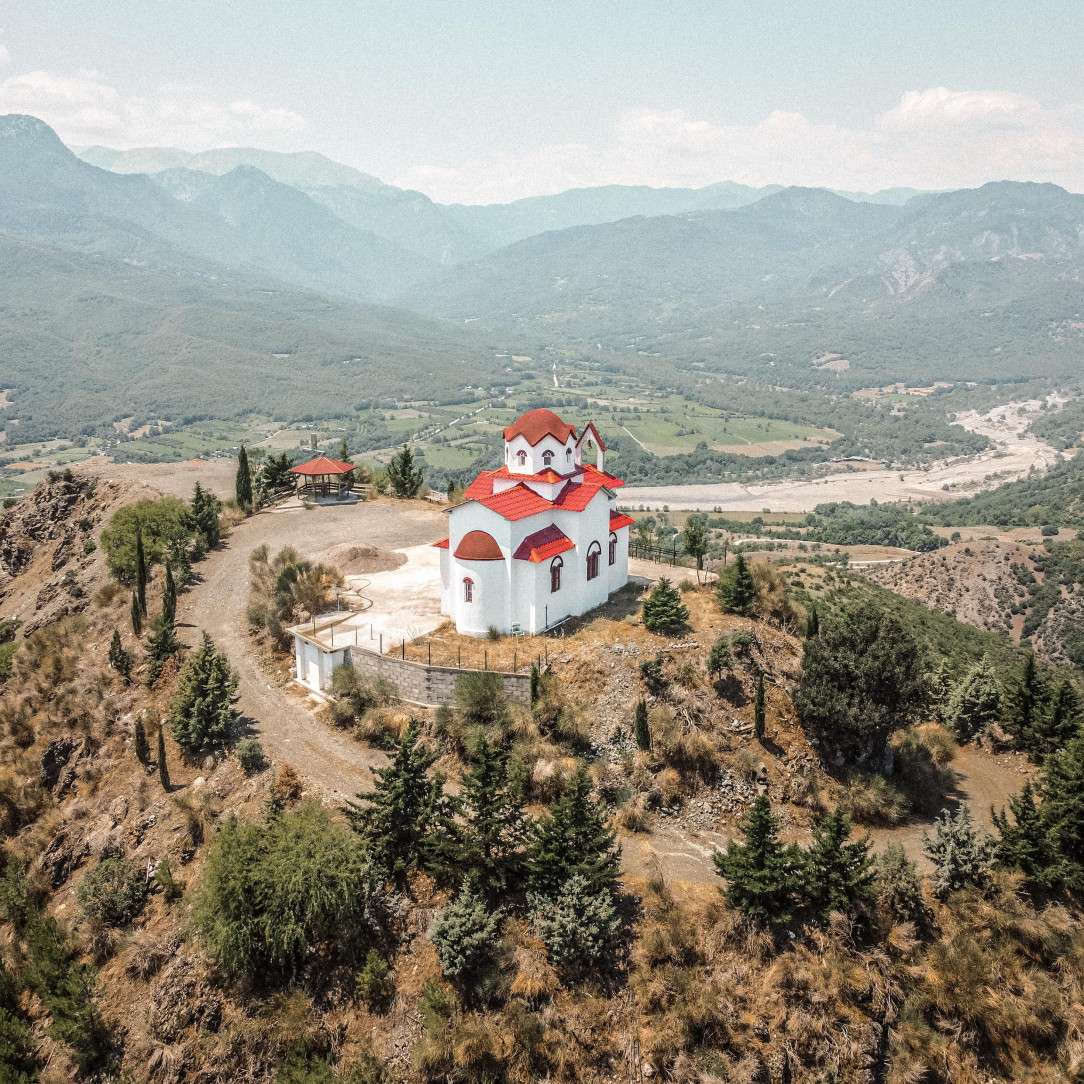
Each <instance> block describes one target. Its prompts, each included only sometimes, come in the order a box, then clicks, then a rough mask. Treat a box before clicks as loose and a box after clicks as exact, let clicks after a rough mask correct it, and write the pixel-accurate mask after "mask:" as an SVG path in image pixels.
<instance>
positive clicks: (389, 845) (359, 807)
mask: <svg viewBox="0 0 1084 1084" xmlns="http://www.w3.org/2000/svg"><path fill="white" fill-rule="evenodd" d="M419 734H420V730H419V727H418V723H417V720H411V722H410V725H409V726H408V727H407V729H406V731H405V732H404V734H403V736H402V737H401V738H400V739H399V744H398V745H397V746H396V749H395V755H394V757H393V758H392V760H391V763H390V764H388V765H387V766H386V767H383V768H376V769H374V771H373V774H374V775H375V776H376V778H377V782H376V786H375V787H374V788H373V790H372V792H371V793H370V794H359V795H357V797H358V799H359V801H358V802H348V803H347V805H346V806H345V808H344V809H343V812H344V813H345V814H346V818H347V820H348V821H349V822H350V826H351V827H352V828H353V829H354V831H355V832H357V833H358V834H359V835H361V836H362V837H363V838H364V839H365V841H366V843H367V844H368V848H369V852H370V854H371V855H372V858H373V863H374V865H376V866H377V868H379V869H380V870H381V872H382V873H383V874H384V876H385V877H388V878H390V879H392V880H394V881H396V882H397V883H399V884H402V883H403V882H404V881H405V880H406V875H407V874H408V873H409V872H410V871H411V870H413V869H416V868H417V867H418V866H421V867H422V868H424V869H427V870H429V871H430V872H434V871H439V870H441V867H442V866H444V865H447V864H450V863H448V861H447V859H448V853H447V852H448V851H449V850H451V849H452V847H453V846H454V838H452V828H451V806H450V803H449V802H448V800H447V799H446V798H445V797H444V776H443V775H442V774H441V773H439V772H437V773H434V775H433V776H432V777H430V776H429V774H428V772H429V768H430V767H431V766H432V765H433V762H434V761H435V760H436V759H437V753H436V752H435V751H430V750H427V749H426V748H425V747H424V746H422V745H420V744H419V742H418V736H419Z"/></svg>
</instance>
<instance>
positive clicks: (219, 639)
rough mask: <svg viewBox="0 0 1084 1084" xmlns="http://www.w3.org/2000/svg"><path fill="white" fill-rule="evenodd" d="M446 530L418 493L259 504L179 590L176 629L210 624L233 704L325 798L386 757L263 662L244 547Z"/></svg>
mask: <svg viewBox="0 0 1084 1084" xmlns="http://www.w3.org/2000/svg"><path fill="white" fill-rule="evenodd" d="M444 531H445V519H444V517H443V516H442V515H441V513H440V512H439V510H437V509H436V508H434V507H432V506H428V505H424V504H422V503H421V502H412V503H410V504H405V503H399V502H393V501H373V502H370V503H364V504H357V505H353V506H348V507H343V508H335V507H320V508H317V509H314V510H313V511H311V512H294V513H272V512H265V513H261V514H260V515H258V516H254V517H252V518H251V519H249V520H246V521H245V522H244V523H242V524H241V525H240V526H239V527H237V528H236V529H235V530H234V531H233V532H232V534H231V535H230V538H229V540H228V541H227V542H226V543H225V545H223V546H222V547H220V548H219V549H218V550H216V551H215V552H214V553H211V554H209V555H208V557H207V558H206V560H204V561H202V562H200V564H198V565H197V566H196V572H197V573H198V574H199V576H200V577H201V582H199V583H197V584H196V585H195V586H194V587H193V588H192V590H191V591H189V592H188V593H186V594H185V595H183V596H182V597H181V600H180V606H179V607H178V610H179V614H178V620H179V622H180V625H181V628H180V629H179V630H178V633H179V636H180V638H181V639H182V640H183V641H184V642H185V643H187V644H188V645H190V646H191V645H194V644H196V643H197V642H198V641H199V636H200V631H201V630H205V631H206V632H208V633H210V634H211V637H212V638H213V639H214V641H215V644H216V645H217V646H218V647H219V648H220V649H221V650H224V651H225V652H226V654H227V655H228V656H229V659H230V663H231V664H232V665H233V667H234V668H235V669H236V670H237V672H238V674H239V675H240V678H241V682H240V686H239V690H238V691H239V696H240V700H239V702H238V708H239V709H240V711H241V715H242V718H243V720H244V721H245V723H246V725H248V726H249V727H250V728H251V730H252V732H253V733H254V734H255V736H257V737H258V738H259V739H260V741H261V743H262V744H263V747H264V751H265V752H266V753H267V755H268V756H269V757H270V758H271V759H272V760H275V761H278V762H280V763H281V762H288V763H289V764H292V765H293V767H294V768H296V769H297V771H298V772H299V773H300V774H301V776H302V777H303V778H304V779H305V780H306V783H307V788H306V789H307V790H308V791H309V792H310V793H313V794H316V795H317V796H319V797H320V798H322V799H324V800H325V801H330V802H336V803H337V802H341V801H342V800H343V799H344V798H350V797H353V796H354V794H356V793H357V792H358V791H361V790H367V789H368V788H369V786H370V785H371V779H372V774H371V771H370V769H371V768H373V767H375V766H379V765H380V764H383V763H385V761H386V757H385V756H384V754H383V753H381V752H380V751H379V750H376V749H371V748H369V747H367V746H365V745H361V744H359V743H358V742H356V741H354V740H353V739H352V738H350V737H349V736H347V735H345V734H341V733H339V732H338V731H336V730H333V729H332V728H331V727H329V726H327V725H326V724H325V723H322V722H320V721H319V720H317V719H316V718H315V715H314V711H315V708H316V705H315V704H314V703H313V701H311V700H309V699H307V698H305V697H304V696H303V695H302V694H301V693H300V692H296V693H295V692H294V690H293V689H292V688H290V687H282V686H279V685H277V684H275V683H274V681H273V680H272V679H271V678H269V676H268V675H267V673H266V672H265V671H264V669H263V667H262V666H261V664H260V661H259V659H258V658H257V657H256V655H255V653H254V651H253V649H252V643H251V640H250V638H249V635H248V629H247V625H246V621H245V607H246V606H247V603H248V558H249V554H251V553H252V551H253V550H254V549H255V548H256V547H257V546H259V545H260V544H261V543H263V542H266V543H267V544H268V545H269V546H270V547H271V549H272V552H274V551H276V550H278V549H279V548H281V547H282V546H286V545H291V546H294V547H295V548H296V549H297V550H298V551H300V552H301V553H302V554H303V555H305V556H315V555H316V554H318V553H320V552H321V551H322V550H325V549H327V547H328V546H331V545H335V544H337V543H339V542H364V543H367V544H369V545H374V546H380V547H382V548H385V549H397V548H401V547H405V546H410V545H416V544H417V543H418V542H421V541H435V540H436V539H438V538H440V537H441V536H442V535H443V533H444Z"/></svg>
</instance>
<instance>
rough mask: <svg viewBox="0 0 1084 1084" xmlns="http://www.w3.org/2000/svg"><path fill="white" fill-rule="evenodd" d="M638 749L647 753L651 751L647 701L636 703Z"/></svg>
mask: <svg viewBox="0 0 1084 1084" xmlns="http://www.w3.org/2000/svg"><path fill="white" fill-rule="evenodd" d="M635 733H636V748H637V749H641V750H642V751H643V752H645V753H647V752H649V751H650V750H651V725H650V724H649V723H648V721H647V701H646V700H637V701H636V722H635Z"/></svg>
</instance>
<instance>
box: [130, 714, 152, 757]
mask: <svg viewBox="0 0 1084 1084" xmlns="http://www.w3.org/2000/svg"><path fill="white" fill-rule="evenodd" d="M132 751H133V752H134V753H135V755H136V760H138V761H139V763H140V764H149V763H150V759H151V747H150V745H149V744H148V743H147V728H146V727H145V726H144V725H143V716H142V715H137V716H136V720H135V723H134V724H133V726H132Z"/></svg>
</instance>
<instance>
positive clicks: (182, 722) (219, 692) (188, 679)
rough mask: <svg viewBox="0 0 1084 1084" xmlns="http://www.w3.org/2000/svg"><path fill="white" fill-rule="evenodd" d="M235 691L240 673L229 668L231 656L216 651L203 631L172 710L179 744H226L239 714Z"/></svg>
mask: <svg viewBox="0 0 1084 1084" xmlns="http://www.w3.org/2000/svg"><path fill="white" fill-rule="evenodd" d="M162 628H163V629H166V628H168V626H165V625H163V626H162ZM170 631H171V632H172V630H170ZM236 693H237V675H236V674H235V673H234V672H233V670H231V669H230V663H229V659H227V658H226V656H225V655H224V654H222V653H221V652H219V651H215V645H214V641H213V640H212V639H211V637H210V636H208V635H207V633H204V634H203V641H202V642H201V643H200V646H199V647H197V648H196V650H195V651H193V652H192V654H191V656H190V657H189V659H188V661H187V662H186V663H185V666H184V669H183V670H182V671H181V678H180V681H179V682H178V683H177V693H176V695H175V696H174V698H173V703H172V704H171V705H170V709H169V725H170V729H171V730H172V731H173V737H174V739H175V740H176V741H177V743H178V745H180V746H182V747H183V748H184V749H186V750H188V751H189V752H194V751H199V752H203V751H205V750H208V749H212V748H214V747H215V746H220V745H224V744H225V743H226V742H227V741H228V740H229V737H230V731H231V730H232V727H233V720H234V718H235V716H236V714H237V713H236V712H235V711H234V707H233V704H234V700H235V699H236Z"/></svg>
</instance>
